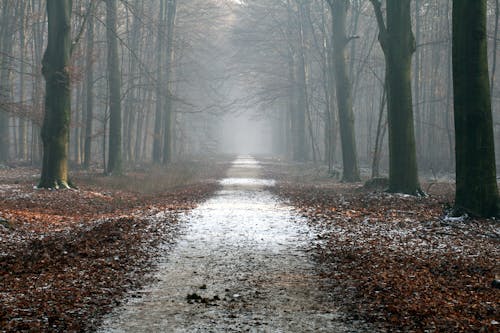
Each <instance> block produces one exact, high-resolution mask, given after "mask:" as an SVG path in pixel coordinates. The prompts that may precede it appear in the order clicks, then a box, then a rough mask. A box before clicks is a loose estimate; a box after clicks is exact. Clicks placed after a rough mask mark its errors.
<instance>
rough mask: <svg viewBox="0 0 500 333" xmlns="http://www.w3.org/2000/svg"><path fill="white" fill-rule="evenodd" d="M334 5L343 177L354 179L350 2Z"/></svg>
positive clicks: (332, 0)
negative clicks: (349, 71) (349, 70)
mask: <svg viewBox="0 0 500 333" xmlns="http://www.w3.org/2000/svg"><path fill="white" fill-rule="evenodd" d="M329 4H330V7H331V9H332V45H333V57H334V67H335V79H336V80H335V83H336V90H337V109H338V113H339V125H340V138H341V144H342V162H343V177H342V178H343V180H344V181H346V182H355V181H358V180H359V179H360V177H359V168H358V158H357V152H356V150H357V149H356V139H355V133H354V132H355V131H354V112H353V110H352V96H351V82H350V80H349V77H348V75H347V66H346V59H345V52H346V46H347V43H348V39H347V36H346V15H347V10H348V6H349V3H348V1H346V0H330V1H329Z"/></svg>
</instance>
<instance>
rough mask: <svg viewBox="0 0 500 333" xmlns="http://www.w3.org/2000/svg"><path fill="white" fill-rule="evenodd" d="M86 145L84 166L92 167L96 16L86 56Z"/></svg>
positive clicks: (89, 21) (89, 22) (91, 21)
mask: <svg viewBox="0 0 500 333" xmlns="http://www.w3.org/2000/svg"><path fill="white" fill-rule="evenodd" d="M85 68H86V71H85V73H86V75H87V77H86V80H85V92H86V95H85V98H86V102H85V144H84V149H83V150H84V152H83V166H84V168H85V169H88V168H89V167H90V163H91V162H92V127H93V118H94V15H93V13H91V14H90V15H89V18H88V19H87V50H86V56H85Z"/></svg>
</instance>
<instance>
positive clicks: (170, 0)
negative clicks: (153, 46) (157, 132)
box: [163, 0, 177, 164]
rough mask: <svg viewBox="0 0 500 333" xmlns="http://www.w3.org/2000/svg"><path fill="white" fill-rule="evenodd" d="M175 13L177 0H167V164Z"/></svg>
mask: <svg viewBox="0 0 500 333" xmlns="http://www.w3.org/2000/svg"><path fill="white" fill-rule="evenodd" d="M176 13H177V0H167V27H166V28H167V45H166V46H167V50H166V56H167V59H166V64H165V67H166V68H165V86H166V88H167V91H166V94H165V95H166V100H165V115H164V120H165V123H164V124H165V125H164V128H163V164H168V163H170V162H171V161H172V155H173V147H174V142H173V141H174V138H175V136H174V124H175V122H174V114H173V110H172V107H173V102H172V82H171V81H172V73H173V68H172V67H173V65H174V60H175V52H174V36H175V17H176Z"/></svg>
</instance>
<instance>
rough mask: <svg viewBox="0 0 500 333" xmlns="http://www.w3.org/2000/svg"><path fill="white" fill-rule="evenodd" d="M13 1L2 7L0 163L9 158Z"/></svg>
mask: <svg viewBox="0 0 500 333" xmlns="http://www.w3.org/2000/svg"><path fill="white" fill-rule="evenodd" d="M12 4H13V3H12V2H10V1H5V2H4V3H3V8H2V11H3V13H2V30H1V35H0V38H1V40H0V43H1V45H0V46H1V47H0V51H1V54H0V59H1V61H0V66H1V67H0V163H2V162H7V161H8V160H9V146H10V145H9V136H10V135H9V121H10V116H9V114H8V108H9V107H8V105H9V102H10V100H11V87H10V73H11V70H10V66H11V62H12V61H11V53H12V42H13V40H12V37H13V31H12V29H13V27H14V25H13V22H12V17H13V10H12V9H13V5H12Z"/></svg>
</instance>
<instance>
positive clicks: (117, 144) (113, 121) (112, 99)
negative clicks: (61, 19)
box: [106, 0, 122, 174]
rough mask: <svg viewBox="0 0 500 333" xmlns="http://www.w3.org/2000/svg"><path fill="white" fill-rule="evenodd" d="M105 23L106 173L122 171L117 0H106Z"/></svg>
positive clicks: (119, 172)
mask: <svg viewBox="0 0 500 333" xmlns="http://www.w3.org/2000/svg"><path fill="white" fill-rule="evenodd" d="M106 23H107V29H106V32H107V41H108V81H109V82H108V85H109V145H108V149H109V152H108V168H107V173H108V174H121V173H122V111H121V95H120V88H121V80H120V68H119V64H120V59H119V57H118V40H117V36H116V27H117V1H116V0H106Z"/></svg>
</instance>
